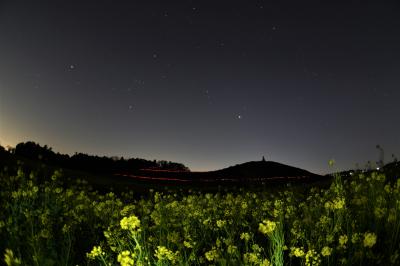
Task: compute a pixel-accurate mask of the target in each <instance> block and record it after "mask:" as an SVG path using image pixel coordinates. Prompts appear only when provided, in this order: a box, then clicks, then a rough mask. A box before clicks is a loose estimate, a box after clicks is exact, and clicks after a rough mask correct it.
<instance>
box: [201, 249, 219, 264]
mask: <svg viewBox="0 0 400 266" xmlns="http://www.w3.org/2000/svg"><path fill="white" fill-rule="evenodd" d="M204 256H205V257H206V259H207V260H208V261H216V260H217V259H218V258H219V254H218V250H217V249H216V248H214V247H213V248H212V249H211V250H210V251H207V252H206V253H205V254H204Z"/></svg>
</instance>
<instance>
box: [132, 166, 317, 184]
mask: <svg viewBox="0 0 400 266" xmlns="http://www.w3.org/2000/svg"><path fill="white" fill-rule="evenodd" d="M124 175H125V176H131V177H133V178H137V179H159V180H173V181H207V182H212V181H227V182H229V181H231V182H232V181H233V182H250V181H267V180H281V181H282V180H302V181H307V180H317V179H321V178H324V177H323V176H320V175H317V174H314V173H311V172H308V171H306V170H303V169H300V168H296V167H292V166H288V165H285V164H281V163H277V162H271V161H253V162H247V163H243V164H238V165H235V166H231V167H228V168H224V169H221V170H216V171H208V172H182V171H154V170H152V169H141V170H139V171H137V172H135V173H130V174H128V173H125V174H124Z"/></svg>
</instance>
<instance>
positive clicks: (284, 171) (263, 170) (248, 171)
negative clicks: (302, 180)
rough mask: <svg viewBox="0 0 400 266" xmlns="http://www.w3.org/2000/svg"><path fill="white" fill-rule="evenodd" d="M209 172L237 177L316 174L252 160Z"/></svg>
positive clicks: (277, 176) (270, 162)
mask: <svg viewBox="0 0 400 266" xmlns="http://www.w3.org/2000/svg"><path fill="white" fill-rule="evenodd" d="M209 173H210V175H213V176H218V177H221V178H225V177H230V178H238V179H248V178H251V179H258V178H261V179H264V178H280V177H281V178H282V177H287V178H288V177H311V176H317V175H316V174H313V173H311V172H309V171H306V170H303V169H300V168H297V167H293V166H289V165H285V164H281V163H277V162H272V161H252V162H247V163H243V164H238V165H235V166H231V167H228V168H224V169H221V170H217V171H212V172H209Z"/></svg>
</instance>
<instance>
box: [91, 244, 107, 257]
mask: <svg viewBox="0 0 400 266" xmlns="http://www.w3.org/2000/svg"><path fill="white" fill-rule="evenodd" d="M105 254H106V253H105V252H104V251H103V250H102V249H101V246H94V247H93V249H92V251H90V253H87V254H86V256H87V257H88V258H90V259H95V258H97V257H100V256H103V255H105Z"/></svg>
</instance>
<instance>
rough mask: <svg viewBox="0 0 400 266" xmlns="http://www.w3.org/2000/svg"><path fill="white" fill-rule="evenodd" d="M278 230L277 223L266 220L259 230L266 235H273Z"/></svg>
mask: <svg viewBox="0 0 400 266" xmlns="http://www.w3.org/2000/svg"><path fill="white" fill-rule="evenodd" d="M275 229H276V223H275V222H274V221H269V220H264V221H263V222H262V223H260V224H259V227H258V230H259V231H260V232H261V233H263V234H264V235H267V234H270V233H272V232H273V231H274V230H275Z"/></svg>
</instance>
